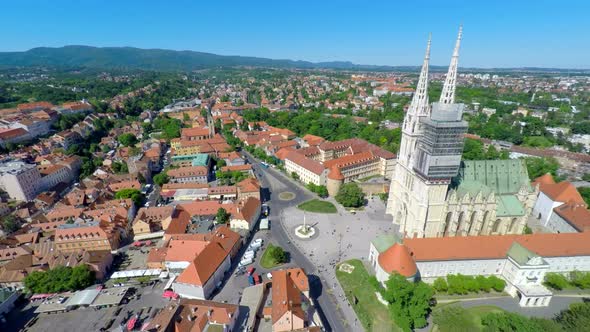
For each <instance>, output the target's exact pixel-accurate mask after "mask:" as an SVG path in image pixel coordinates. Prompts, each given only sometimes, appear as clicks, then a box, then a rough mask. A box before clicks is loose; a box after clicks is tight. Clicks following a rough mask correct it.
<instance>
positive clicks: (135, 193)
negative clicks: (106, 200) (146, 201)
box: [115, 188, 143, 205]
mask: <svg viewBox="0 0 590 332" xmlns="http://www.w3.org/2000/svg"><path fill="white" fill-rule="evenodd" d="M115 198H116V199H127V198H131V199H132V200H133V202H134V203H135V204H136V205H141V202H142V200H143V195H142V194H141V191H139V190H138V189H131V188H128V189H121V190H119V191H117V193H115Z"/></svg>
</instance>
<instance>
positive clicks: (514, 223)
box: [508, 218, 518, 233]
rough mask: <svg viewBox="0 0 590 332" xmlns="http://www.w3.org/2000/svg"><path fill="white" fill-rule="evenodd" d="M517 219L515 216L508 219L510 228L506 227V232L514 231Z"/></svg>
mask: <svg viewBox="0 0 590 332" xmlns="http://www.w3.org/2000/svg"><path fill="white" fill-rule="evenodd" d="M517 221H518V220H517V219H516V218H512V220H511V221H510V228H509V229H508V232H510V233H514V232H515V231H516V229H515V228H516V224H517Z"/></svg>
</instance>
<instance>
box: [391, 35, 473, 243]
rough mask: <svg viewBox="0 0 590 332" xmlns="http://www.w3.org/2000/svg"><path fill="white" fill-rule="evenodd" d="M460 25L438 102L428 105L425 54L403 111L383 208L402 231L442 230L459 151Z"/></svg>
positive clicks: (463, 127) (416, 233)
mask: <svg viewBox="0 0 590 332" xmlns="http://www.w3.org/2000/svg"><path fill="white" fill-rule="evenodd" d="M461 38H462V28H460V29H459V35H458V37H457V42H456V44H455V49H454V51H453V56H452V58H451V64H450V66H449V71H448V73H447V77H446V79H445V83H444V86H443V89H442V94H441V98H440V101H439V102H435V103H432V105H428V82H427V81H428V61H429V58H430V40H429V42H428V47H427V52H426V57H425V59H424V64H423V66H422V71H421V73H420V78H419V79H418V85H417V86H416V93H415V94H414V97H413V99H412V103H411V105H410V108H409V109H408V113H407V114H406V117H405V118H404V124H403V128H402V141H401V145H400V152H399V155H398V163H397V164H396V168H395V174H394V176H393V179H392V182H391V187H390V192H389V200H388V205H387V212H388V213H391V214H392V215H393V222H394V223H395V224H398V225H400V232H401V233H402V234H404V236H407V237H437V236H442V232H441V231H440V228H441V227H442V226H441V225H442V220H441V219H442V215H443V213H444V210H445V202H446V195H447V192H448V186H449V183H450V181H451V178H452V177H454V176H456V175H457V172H458V170H459V166H460V163H461V153H462V151H463V134H464V133H465V132H466V131H467V123H466V122H465V121H462V119H461V118H462V115H463V107H464V105H463V104H455V88H456V78H457V67H458V62H459V48H460V45H461Z"/></svg>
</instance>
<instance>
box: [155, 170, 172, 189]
mask: <svg viewBox="0 0 590 332" xmlns="http://www.w3.org/2000/svg"><path fill="white" fill-rule="evenodd" d="M153 180H154V183H156V184H157V185H158V186H160V187H161V186H163V185H164V184H166V183H168V181H170V178H169V177H168V174H166V172H161V173H159V174H156V175H154V177H153Z"/></svg>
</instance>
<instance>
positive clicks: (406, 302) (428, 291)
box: [380, 273, 434, 331]
mask: <svg viewBox="0 0 590 332" xmlns="http://www.w3.org/2000/svg"><path fill="white" fill-rule="evenodd" d="M380 293H381V295H382V296H383V299H384V300H385V301H387V303H389V310H390V311H391V313H392V315H393V318H394V320H395V322H396V324H397V325H398V326H399V327H400V328H401V329H402V330H404V331H412V330H413V329H416V328H422V327H424V326H426V324H427V321H426V317H427V316H428V314H429V313H430V300H431V299H432V296H433V295H434V291H433V290H432V288H430V286H428V285H427V284H425V283H424V282H422V281H420V282H411V281H408V280H407V279H406V277H404V276H402V275H400V274H397V273H396V274H393V275H391V276H390V277H389V279H388V280H387V281H386V282H385V287H384V288H381V289H380Z"/></svg>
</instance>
